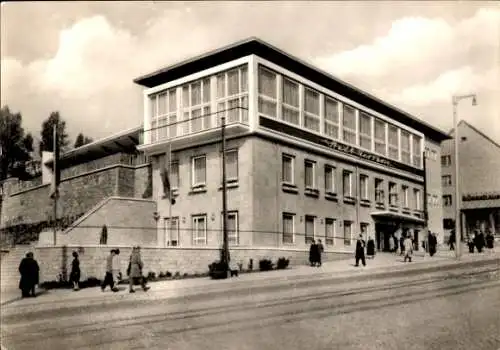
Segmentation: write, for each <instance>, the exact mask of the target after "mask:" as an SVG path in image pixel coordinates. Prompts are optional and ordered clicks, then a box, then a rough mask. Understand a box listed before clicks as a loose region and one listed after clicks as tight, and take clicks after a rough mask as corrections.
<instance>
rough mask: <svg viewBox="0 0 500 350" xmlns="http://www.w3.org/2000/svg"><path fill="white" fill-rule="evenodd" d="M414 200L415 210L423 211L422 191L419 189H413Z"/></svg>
mask: <svg viewBox="0 0 500 350" xmlns="http://www.w3.org/2000/svg"><path fill="white" fill-rule="evenodd" d="M413 198H414V203H415V204H414V206H413V207H414V208H415V210H421V209H422V208H421V201H422V199H421V198H420V190H419V189H418V188H414V189H413Z"/></svg>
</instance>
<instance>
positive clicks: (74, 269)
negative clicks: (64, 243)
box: [70, 252, 80, 291]
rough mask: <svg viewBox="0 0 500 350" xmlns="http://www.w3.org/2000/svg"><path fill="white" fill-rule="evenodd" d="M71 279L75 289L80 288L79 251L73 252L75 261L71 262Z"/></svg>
mask: <svg viewBox="0 0 500 350" xmlns="http://www.w3.org/2000/svg"><path fill="white" fill-rule="evenodd" d="M70 281H71V283H72V284H73V290H75V291H76V290H79V289H80V260H78V253H77V252H73V261H72V262H71V273H70Z"/></svg>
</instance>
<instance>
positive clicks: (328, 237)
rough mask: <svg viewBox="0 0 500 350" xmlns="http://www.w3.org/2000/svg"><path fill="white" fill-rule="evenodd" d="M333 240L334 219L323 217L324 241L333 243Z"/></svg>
mask: <svg viewBox="0 0 500 350" xmlns="http://www.w3.org/2000/svg"><path fill="white" fill-rule="evenodd" d="M334 242H335V219H331V218H326V219H325V243H326V245H333V244H334Z"/></svg>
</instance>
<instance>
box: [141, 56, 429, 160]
mask: <svg viewBox="0 0 500 350" xmlns="http://www.w3.org/2000/svg"><path fill="white" fill-rule="evenodd" d="M181 80H182V79H181ZM168 85H169V84H167V86H166V87H165V88H161V87H155V88H151V89H149V90H147V91H146V94H145V104H146V105H145V118H144V137H143V139H142V140H143V144H145V145H147V144H154V143H159V142H162V141H167V140H169V139H171V138H178V137H183V136H187V135H191V134H198V133H201V132H203V131H207V130H211V129H212V130H213V129H216V128H218V127H219V126H220V125H221V117H222V116H224V117H226V124H232V123H240V124H242V125H244V126H247V127H248V128H249V129H256V128H259V117H264V118H269V119H273V120H276V121H279V122H280V123H283V124H286V125H287V126H291V127H295V128H299V129H302V130H304V131H306V132H309V133H311V134H317V135H319V136H321V137H324V138H325V139H329V140H332V141H335V142H339V143H342V144H346V145H348V146H352V147H355V148H357V149H359V150H361V151H363V152H369V153H373V154H374V155H377V156H382V157H385V158H388V159H391V160H394V161H397V162H400V163H403V164H406V165H409V166H411V167H414V168H418V169H421V168H422V153H423V145H424V135H423V134H422V133H420V132H417V131H415V130H413V129H411V128H409V127H407V126H405V125H401V124H399V123H398V122H396V121H392V120H391V119H390V118H389V117H386V116H382V115H380V114H379V113H376V112H373V111H370V110H369V109H368V108H364V107H363V106H359V105H358V104H356V103H354V102H351V101H349V100H348V99H347V98H344V97H342V96H339V95H338V94H336V93H334V92H330V93H329V92H328V90H326V89H323V88H321V87H318V86H317V85H316V84H314V83H312V82H308V81H307V80H306V79H303V78H301V77H300V76H297V75H296V74H293V73H290V72H287V71H286V70H285V69H280V67H277V66H275V65H273V64H271V63H267V62H266V60H264V59H261V58H260V57H257V56H249V57H248V61H247V62H246V63H243V64H239V65H237V66H234V67H231V68H226V69H224V68H221V69H220V70H219V71H214V70H212V72H210V73H207V74H206V75H202V74H200V75H199V77H198V78H196V79H193V80H185V82H182V83H178V84H175V82H174V83H173V86H168Z"/></svg>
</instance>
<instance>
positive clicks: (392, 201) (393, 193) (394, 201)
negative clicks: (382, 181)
mask: <svg viewBox="0 0 500 350" xmlns="http://www.w3.org/2000/svg"><path fill="white" fill-rule="evenodd" d="M389 205H391V206H397V205H398V187H397V185H396V184H395V183H394V182H389Z"/></svg>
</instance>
